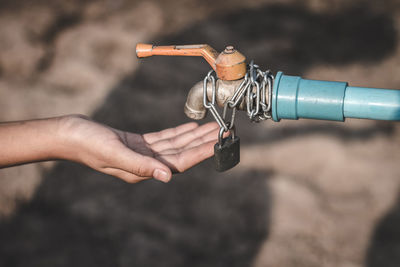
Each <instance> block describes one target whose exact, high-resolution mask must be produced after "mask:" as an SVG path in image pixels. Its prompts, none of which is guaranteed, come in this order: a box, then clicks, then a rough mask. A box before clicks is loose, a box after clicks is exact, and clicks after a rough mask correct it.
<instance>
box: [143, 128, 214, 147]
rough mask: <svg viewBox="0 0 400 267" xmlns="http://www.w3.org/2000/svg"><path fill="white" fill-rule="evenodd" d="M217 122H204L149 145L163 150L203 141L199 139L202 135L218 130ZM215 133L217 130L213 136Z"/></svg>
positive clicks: (201, 138)
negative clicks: (189, 129)
mask: <svg viewBox="0 0 400 267" xmlns="http://www.w3.org/2000/svg"><path fill="white" fill-rule="evenodd" d="M217 129H218V124H217V123H215V122H211V123H206V124H204V125H202V126H200V127H197V128H195V129H193V130H191V131H187V132H185V133H182V134H180V135H177V136H175V137H173V138H170V139H164V140H161V141H159V142H156V143H154V144H152V145H151V148H152V149H153V150H154V151H165V150H168V149H176V148H181V147H184V146H186V145H188V144H190V143H191V142H196V144H197V145H198V144H200V143H204V141H203V142H202V141H201V140H204V137H205V136H206V135H208V134H210V133H211V132H213V133H214V132H215V131H218V130H217ZM216 135H217V132H216V133H215V136H216Z"/></svg>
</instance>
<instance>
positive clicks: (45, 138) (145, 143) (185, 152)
mask: <svg viewBox="0 0 400 267" xmlns="http://www.w3.org/2000/svg"><path fill="white" fill-rule="evenodd" d="M217 132H218V126H217V125H216V124H215V123H207V124H205V125H202V126H198V125H197V124H196V123H187V124H183V125H180V126H178V127H176V128H171V129H166V130H163V131H160V132H154V133H148V134H144V135H140V134H135V133H129V132H124V131H120V130H117V129H113V128H111V127H108V126H106V125H102V124H99V123H96V122H93V121H91V120H90V119H88V118H87V117H84V116H77V115H69V116H63V117H57V118H49V119H42V120H32V121H22V122H7V123H0V148H1V152H0V167H8V166H13V165H18V164H24V163H29V162H38V161H46V160H54V159H65V160H71V161H75V162H79V163H81V164H85V165H87V166H89V167H91V168H93V169H95V170H97V171H100V172H103V173H106V174H109V175H113V176H116V177H119V178H121V179H123V180H125V181H127V182H130V183H135V182H138V181H141V180H144V179H148V178H152V177H154V178H156V179H158V180H160V181H163V182H168V181H169V180H170V179H171V176H172V173H173V172H183V171H185V170H187V169H189V168H191V167H192V166H194V165H195V164H197V163H199V162H201V161H203V160H204V159H206V158H208V157H210V156H212V155H213V145H214V143H215V142H216V137H217Z"/></svg>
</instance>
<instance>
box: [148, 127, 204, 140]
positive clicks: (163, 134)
mask: <svg viewBox="0 0 400 267" xmlns="http://www.w3.org/2000/svg"><path fill="white" fill-rule="evenodd" d="M197 127H199V125H198V124H197V123H196V122H189V123H185V124H182V125H179V126H177V127H175V128H169V129H165V130H162V131H160V132H154V133H147V134H144V135H143V139H144V140H145V141H146V142H147V143H148V144H153V143H155V142H158V141H160V140H163V139H168V138H172V137H174V136H176V135H179V134H182V133H184V132H187V131H190V130H192V129H195V128H197Z"/></svg>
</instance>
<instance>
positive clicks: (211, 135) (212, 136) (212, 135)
mask: <svg viewBox="0 0 400 267" xmlns="http://www.w3.org/2000/svg"><path fill="white" fill-rule="evenodd" d="M218 134H219V128H217V129H214V130H212V131H210V132H208V133H207V134H206V135H205V136H202V137H199V138H197V139H196V140H193V141H192V142H190V143H189V144H187V145H186V146H184V147H181V148H171V149H167V150H164V151H162V152H160V153H159V154H161V155H171V154H179V153H181V152H183V151H185V150H188V149H190V148H193V147H196V146H199V145H202V144H204V143H208V142H211V141H213V142H214V144H215V143H216V142H217V141H218ZM229 134H230V133H229V132H225V133H224V135H223V137H227V136H229Z"/></svg>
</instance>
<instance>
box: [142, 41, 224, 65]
mask: <svg viewBox="0 0 400 267" xmlns="http://www.w3.org/2000/svg"><path fill="white" fill-rule="evenodd" d="M136 55H137V56H138V57H139V58H140V57H150V56H156V55H157V56H198V57H204V59H205V60H206V61H207V62H208V64H210V66H211V67H212V68H213V69H214V70H215V61H216V59H217V57H218V52H217V51H215V50H214V48H212V47H211V46H209V45H207V44H198V45H168V46H155V45H151V44H137V45H136Z"/></svg>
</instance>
